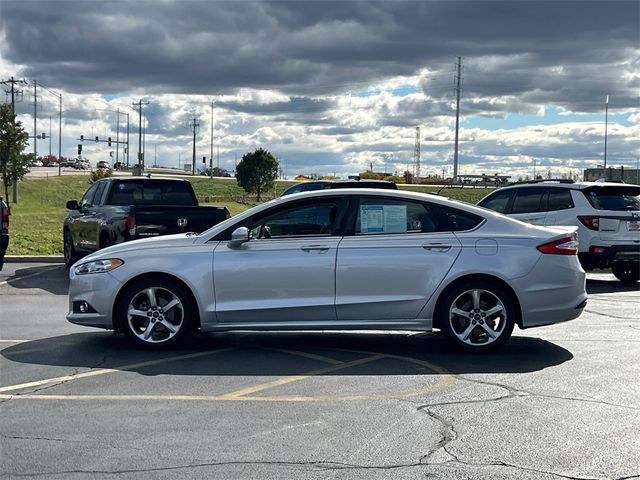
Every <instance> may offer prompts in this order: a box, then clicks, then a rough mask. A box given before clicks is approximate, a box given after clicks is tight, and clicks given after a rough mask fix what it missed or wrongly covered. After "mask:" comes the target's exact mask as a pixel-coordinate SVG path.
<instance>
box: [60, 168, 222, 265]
mask: <svg viewBox="0 0 640 480" xmlns="http://www.w3.org/2000/svg"><path fill="white" fill-rule="evenodd" d="M67 209H68V210H69V212H68V213H67V216H66V218H65V220H64V225H63V232H62V233H63V241H64V259H65V263H66V264H67V266H71V265H72V264H73V263H75V262H76V261H77V260H78V259H79V258H81V257H82V256H84V255H86V254H87V253H90V252H93V251H96V250H99V249H101V248H105V247H108V246H109V245H114V244H116V243H122V242H126V241H129V240H136V239H139V238H145V237H155V236H158V235H167V234H172V233H181V232H202V231H204V230H206V229H208V228H209V227H211V226H213V225H216V224H218V223H220V222H221V221H223V220H225V219H227V218H229V217H230V216H231V215H230V213H229V210H227V208H226V207H209V206H207V207H200V206H198V199H197V198H196V194H195V193H194V191H193V187H192V186H191V183H190V182H189V181H187V180H183V179H172V178H147V177H126V178H119V177H109V178H104V179H101V180H99V181H97V182H94V183H93V184H92V185H91V186H90V187H89V189H88V190H87V191H86V192H85V194H84V195H83V196H82V198H81V199H80V202H77V201H75V200H70V201H68V202H67Z"/></svg>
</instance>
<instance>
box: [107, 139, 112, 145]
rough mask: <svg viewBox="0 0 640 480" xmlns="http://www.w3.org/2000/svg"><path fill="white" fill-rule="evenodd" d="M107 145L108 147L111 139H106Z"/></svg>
mask: <svg viewBox="0 0 640 480" xmlns="http://www.w3.org/2000/svg"><path fill="white" fill-rule="evenodd" d="M107 145H108V146H111V137H109V138H108V139H107Z"/></svg>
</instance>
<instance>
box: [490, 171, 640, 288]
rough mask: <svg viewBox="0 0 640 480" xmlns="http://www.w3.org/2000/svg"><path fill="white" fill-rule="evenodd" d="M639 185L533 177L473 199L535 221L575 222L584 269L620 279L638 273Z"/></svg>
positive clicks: (631, 278)
mask: <svg viewBox="0 0 640 480" xmlns="http://www.w3.org/2000/svg"><path fill="white" fill-rule="evenodd" d="M639 195H640V186H638V185H629V184H625V183H612V182H573V181H571V180H536V181H532V182H522V183H517V184H514V185H510V186H508V187H504V188H501V189H499V190H496V191H495V192H493V193H491V194H489V195H487V196H486V197H484V198H483V199H482V200H480V202H478V205H480V206H481V207H485V208H488V209H491V210H495V211H496V212H500V213H503V214H505V215H508V216H510V217H513V218H516V219H518V220H521V221H523V222H527V223H533V224H535V225H547V226H552V225H569V226H576V227H578V241H579V242H580V247H579V253H578V258H579V259H580V263H581V264H582V267H583V268H584V269H585V270H592V269H594V268H611V272H612V273H613V274H614V275H615V276H616V277H617V278H618V279H619V280H621V281H623V282H636V281H638V280H639V279H640V197H639Z"/></svg>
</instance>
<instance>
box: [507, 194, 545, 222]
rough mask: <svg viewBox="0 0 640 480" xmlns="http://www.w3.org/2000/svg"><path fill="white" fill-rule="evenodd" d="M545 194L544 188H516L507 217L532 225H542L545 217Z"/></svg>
mask: <svg viewBox="0 0 640 480" xmlns="http://www.w3.org/2000/svg"><path fill="white" fill-rule="evenodd" d="M546 194H547V189H546V188H545V187H521V188H518V189H517V191H516V194H515V197H514V199H513V206H512V208H511V214H510V215H509V216H510V217H513V218H515V219H518V220H520V221H522V222H527V223H531V224H533V225H544V222H545V220H546V216H547V212H546V208H547V205H546V199H547V196H546Z"/></svg>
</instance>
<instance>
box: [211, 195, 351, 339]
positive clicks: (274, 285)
mask: <svg viewBox="0 0 640 480" xmlns="http://www.w3.org/2000/svg"><path fill="white" fill-rule="evenodd" d="M341 203H342V202H341V201H339V200H337V199H336V200H333V199H327V200H326V201H322V202H318V201H317V200H316V201H315V202H309V201H307V202H304V201H301V202H296V204H295V205H293V206H291V205H289V206H288V207H286V208H284V209H282V208H281V209H278V210H276V211H273V210H270V211H267V212H266V213H261V214H258V215H257V216H256V217H254V218H252V219H249V220H247V221H246V222H244V223H243V225H244V226H247V227H248V228H249V229H250V232H251V233H250V238H251V239H250V240H249V241H248V242H245V243H243V244H242V245H240V246H237V247H232V246H230V245H229V242H228V241H222V242H220V244H219V245H218V246H217V247H216V249H215V251H214V259H213V269H214V289H215V297H216V316H217V319H218V322H219V323H221V324H225V323H226V324H242V325H243V326H246V325H247V324H256V326H257V327H259V325H260V324H264V323H278V324H279V325H282V326H283V328H284V327H286V326H287V325H291V326H295V325H296V324H300V322H325V321H332V320H335V318H336V313H335V306H334V301H335V263H336V253H337V248H338V245H339V243H340V240H341V238H342V237H341V236H339V235H337V234H336V232H335V222H336V218H337V214H338V209H339V204H341ZM237 226H240V225H236V227H237Z"/></svg>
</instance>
